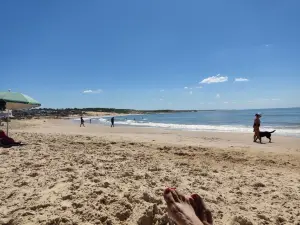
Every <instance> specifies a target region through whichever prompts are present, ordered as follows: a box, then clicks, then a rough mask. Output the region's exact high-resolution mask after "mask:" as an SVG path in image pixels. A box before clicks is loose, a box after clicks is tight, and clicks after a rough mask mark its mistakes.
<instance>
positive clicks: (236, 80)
mask: <svg viewBox="0 0 300 225" xmlns="http://www.w3.org/2000/svg"><path fill="white" fill-rule="evenodd" d="M234 81H235V82H247V81H249V79H247V78H241V77H240V78H235V79H234Z"/></svg>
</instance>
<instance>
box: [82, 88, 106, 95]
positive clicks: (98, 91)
mask: <svg viewBox="0 0 300 225" xmlns="http://www.w3.org/2000/svg"><path fill="white" fill-rule="evenodd" d="M102 92H103V91H102V90H101V89H97V90H84V91H83V92H82V93H83V94H100V93H102Z"/></svg>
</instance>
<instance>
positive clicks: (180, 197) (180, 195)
mask: <svg viewBox="0 0 300 225" xmlns="http://www.w3.org/2000/svg"><path fill="white" fill-rule="evenodd" d="M174 192H175V194H176V197H177V198H178V200H179V201H180V202H189V201H187V198H186V196H185V195H183V194H182V193H180V192H179V191H177V190H174ZM175 201H176V200H175Z"/></svg>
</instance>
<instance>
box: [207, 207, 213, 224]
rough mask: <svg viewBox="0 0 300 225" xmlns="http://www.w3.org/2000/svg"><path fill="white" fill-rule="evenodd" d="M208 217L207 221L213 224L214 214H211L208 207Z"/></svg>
mask: <svg viewBox="0 0 300 225" xmlns="http://www.w3.org/2000/svg"><path fill="white" fill-rule="evenodd" d="M206 219H207V222H208V223H209V224H211V225H212V224H213V218H212V214H211V211H210V210H208V209H206Z"/></svg>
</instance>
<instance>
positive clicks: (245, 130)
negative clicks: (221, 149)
mask: <svg viewBox="0 0 300 225" xmlns="http://www.w3.org/2000/svg"><path fill="white" fill-rule="evenodd" d="M115 124H120V125H130V126H141V127H157V128H165V129H176V130H190V131H214V132H243V133H252V132H253V128H252V127H250V126H249V127H247V126H232V125H220V126H213V125H188V124H167V123H152V122H148V123H139V122H135V121H131V120H127V121H118V122H115ZM275 129H276V133H277V134H281V135H288V136H290V135H292V136H300V129H286V128H285V129H280V128H272V127H262V128H261V130H262V131H264V130H266V131H272V130H275Z"/></svg>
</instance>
